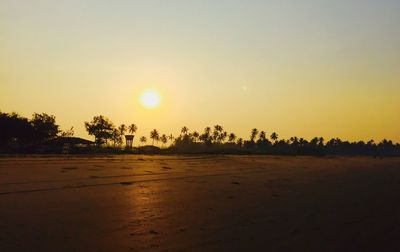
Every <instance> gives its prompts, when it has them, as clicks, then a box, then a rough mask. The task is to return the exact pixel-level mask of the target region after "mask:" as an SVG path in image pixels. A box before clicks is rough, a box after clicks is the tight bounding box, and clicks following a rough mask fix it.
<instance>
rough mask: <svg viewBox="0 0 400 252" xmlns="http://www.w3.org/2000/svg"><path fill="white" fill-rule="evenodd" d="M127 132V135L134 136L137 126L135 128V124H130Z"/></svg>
mask: <svg viewBox="0 0 400 252" xmlns="http://www.w3.org/2000/svg"><path fill="white" fill-rule="evenodd" d="M128 131H129V133H131V134H135V133H136V131H137V126H136V124H134V123H132V124H131V125H129V127H128Z"/></svg>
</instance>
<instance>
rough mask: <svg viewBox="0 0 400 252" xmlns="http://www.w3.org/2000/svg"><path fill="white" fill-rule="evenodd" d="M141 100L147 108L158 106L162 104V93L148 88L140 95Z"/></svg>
mask: <svg viewBox="0 0 400 252" xmlns="http://www.w3.org/2000/svg"><path fill="white" fill-rule="evenodd" d="M140 101H141V103H142V105H143V106H144V107H146V108H149V109H151V108H156V107H158V105H160V95H159V94H158V92H157V91H155V90H146V91H144V92H143V93H142V95H141V96H140Z"/></svg>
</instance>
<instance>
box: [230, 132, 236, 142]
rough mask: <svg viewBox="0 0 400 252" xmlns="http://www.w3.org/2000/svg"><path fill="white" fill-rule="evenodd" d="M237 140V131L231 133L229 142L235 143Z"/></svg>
mask: <svg viewBox="0 0 400 252" xmlns="http://www.w3.org/2000/svg"><path fill="white" fill-rule="evenodd" d="M235 140H236V135H235V133H230V134H229V136H228V142H229V143H233V142H235Z"/></svg>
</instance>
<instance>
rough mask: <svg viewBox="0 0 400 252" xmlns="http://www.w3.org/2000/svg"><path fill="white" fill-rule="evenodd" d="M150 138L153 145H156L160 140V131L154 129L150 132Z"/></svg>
mask: <svg viewBox="0 0 400 252" xmlns="http://www.w3.org/2000/svg"><path fill="white" fill-rule="evenodd" d="M150 138H151V139H152V140H153V145H154V141H158V140H160V134H159V133H158V131H157V130H156V129H153V130H152V131H151V132H150Z"/></svg>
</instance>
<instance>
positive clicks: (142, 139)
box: [140, 136, 147, 144]
mask: <svg viewBox="0 0 400 252" xmlns="http://www.w3.org/2000/svg"><path fill="white" fill-rule="evenodd" d="M140 142H141V143H142V144H145V143H146V142H147V138H146V137H145V136H142V137H140Z"/></svg>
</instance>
